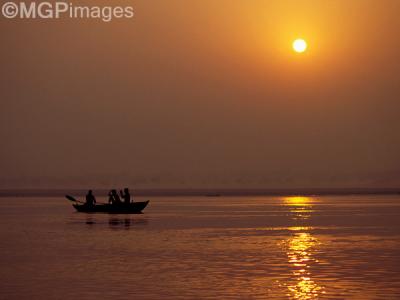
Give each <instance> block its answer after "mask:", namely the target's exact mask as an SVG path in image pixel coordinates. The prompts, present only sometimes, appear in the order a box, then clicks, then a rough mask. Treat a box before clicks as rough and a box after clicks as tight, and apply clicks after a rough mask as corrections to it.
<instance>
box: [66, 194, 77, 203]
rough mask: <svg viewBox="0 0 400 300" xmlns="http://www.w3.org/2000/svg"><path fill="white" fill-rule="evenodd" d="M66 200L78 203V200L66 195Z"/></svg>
mask: <svg viewBox="0 0 400 300" xmlns="http://www.w3.org/2000/svg"><path fill="white" fill-rule="evenodd" d="M65 198H67V199H68V200H69V201H73V202H78V200H76V199H75V198H74V197H72V196H70V195H65Z"/></svg>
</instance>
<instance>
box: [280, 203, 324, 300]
mask: <svg viewBox="0 0 400 300" xmlns="http://www.w3.org/2000/svg"><path fill="white" fill-rule="evenodd" d="M313 202H315V199H313V198H311V197H286V198H284V205H285V206H288V207H289V210H290V212H291V213H293V216H292V219H293V220H306V219H308V218H309V217H310V216H311V214H312V212H313V210H312V203H313ZM290 230H291V231H294V234H293V235H292V236H291V237H290V238H289V239H287V240H286V241H285V248H286V254H287V257H288V262H289V265H290V266H291V268H292V280H290V281H289V282H288V284H287V288H288V296H289V297H290V298H291V299H317V298H319V297H320V296H321V295H322V294H324V293H325V291H324V287H323V286H321V285H319V284H318V283H317V282H316V281H315V280H313V278H312V277H313V274H312V271H311V268H312V266H313V265H314V264H318V260H317V259H316V258H315V252H316V251H317V250H318V247H319V246H320V244H321V242H320V241H319V240H318V239H317V238H316V237H314V236H312V235H311V233H310V231H311V230H312V227H304V226H297V227H296V226H295V227H291V228H290Z"/></svg>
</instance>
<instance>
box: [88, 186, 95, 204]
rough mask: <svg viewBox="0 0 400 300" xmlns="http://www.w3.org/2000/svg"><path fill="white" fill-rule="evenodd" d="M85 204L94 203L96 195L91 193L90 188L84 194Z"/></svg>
mask: <svg viewBox="0 0 400 300" xmlns="http://www.w3.org/2000/svg"><path fill="white" fill-rule="evenodd" d="M86 205H88V206H94V205H96V197H95V196H94V195H93V191H92V190H89V192H88V193H87V195H86Z"/></svg>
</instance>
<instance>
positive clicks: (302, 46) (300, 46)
mask: <svg viewBox="0 0 400 300" xmlns="http://www.w3.org/2000/svg"><path fill="white" fill-rule="evenodd" d="M292 47H293V50H294V51H296V52H297V53H303V52H304V51H306V50H307V42H306V41H305V40H303V39H296V40H295V41H294V42H293V44H292Z"/></svg>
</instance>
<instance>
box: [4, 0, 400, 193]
mask: <svg viewBox="0 0 400 300" xmlns="http://www.w3.org/2000/svg"><path fill="white" fill-rule="evenodd" d="M94 2H95V3H98V4H107V3H108V4H109V3H110V2H109V1H94ZM82 3H83V2H82ZM113 3H114V2H113ZM117 3H118V4H123V5H132V6H133V7H134V10H135V13H136V15H135V18H134V19H133V20H116V21H113V22H111V23H103V22H101V21H98V20H79V21H78V20H68V19H63V20H57V21H55V20H6V19H4V18H1V19H0V25H1V31H2V41H3V47H1V50H0V55H1V58H0V59H1V66H2V68H1V83H0V84H1V89H0V93H1V101H2V109H1V112H0V120H1V127H0V128H1V129H0V137H1V139H2V141H4V143H3V144H4V145H3V147H2V149H1V150H0V153H1V156H0V166H1V168H2V170H3V172H2V173H3V174H1V175H0V179H1V180H0V183H1V187H31V186H44V187H60V186H61V187H62V186H80V185H92V186H96V187H97V186H99V187H103V186H108V185H110V184H117V183H118V184H120V183H121V184H130V185H136V186H144V187H181V186H182V187H203V186H206V187H210V186H211V187H218V186H222V187H271V188H273V187H343V186H345V187H347V186H352V187H358V186H363V187H382V186H390V187H393V186H398V185H399V183H400V164H399V160H398V153H399V150H400V138H399V134H398V132H399V129H400V121H399V120H400V118H399V112H400V107H399V106H400V105H399V102H398V100H399V95H400V82H399V81H400V74H399V72H400V52H399V48H400V40H399V36H400V19H399V18H398V12H399V11H400V2H399V1H396V0H384V1H369V0H352V1H316V0H315V1H256V0H254V1H239V0H235V1H232V0H230V1H228V0H220V1H211V0H202V1H197V0H196V1H192V0H191V1H183V0H174V1H169V0H168V1H167V0H166V1H148V0H146V1H144V0H143V1H116V2H115V4H117ZM297 37H303V38H304V39H306V40H307V41H308V43H309V49H308V51H307V52H306V53H304V54H301V55H299V54H295V53H294V52H293V51H292V49H291V44H292V42H293V40H294V39H295V38H297Z"/></svg>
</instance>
